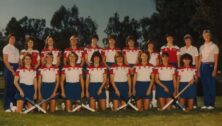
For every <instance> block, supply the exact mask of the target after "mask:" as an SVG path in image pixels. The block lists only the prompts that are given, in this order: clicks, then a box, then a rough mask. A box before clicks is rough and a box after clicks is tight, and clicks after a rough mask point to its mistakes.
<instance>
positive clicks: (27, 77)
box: [3, 30, 219, 113]
mask: <svg viewBox="0 0 222 126" xmlns="http://www.w3.org/2000/svg"><path fill="white" fill-rule="evenodd" d="M201 36H202V38H203V42H201V44H202V45H201V46H200V47H195V46H193V45H192V41H193V39H192V36H191V35H190V34H186V35H184V38H183V40H184V46H183V47H178V46H176V45H175V44H174V35H171V34H167V35H166V36H165V42H163V46H162V47H161V48H160V49H157V47H155V42H154V41H152V40H148V41H147V42H146V45H145V48H143V49H139V48H138V46H137V45H138V44H137V40H136V39H135V37H134V36H128V37H127V38H126V41H125V42H124V43H126V46H125V47H124V48H123V49H120V48H118V47H117V46H116V41H117V40H116V36H114V35H110V36H108V38H107V47H105V48H100V47H99V46H98V41H99V37H98V36H97V35H93V36H91V42H90V45H88V46H86V47H84V48H80V47H78V43H80V42H79V41H78V35H72V36H70V38H69V44H70V47H67V48H66V49H65V50H60V49H59V48H58V47H55V45H56V41H55V40H54V38H53V36H48V37H47V38H45V46H44V48H43V49H42V50H40V51H38V50H36V49H35V48H34V47H35V44H36V43H35V42H36V41H35V38H34V37H28V38H27V39H26V42H25V45H24V49H22V50H21V51H19V50H18V49H17V48H16V47H15V43H16V37H15V36H14V35H13V34H10V35H9V36H8V44H7V45H5V47H4V48H3V61H4V66H5V70H4V79H5V83H6V87H5V91H4V110H5V112H18V113H29V112H34V111H41V112H43V113H47V112H51V113H53V112H55V111H56V110H57V108H60V106H62V108H64V111H67V112H79V111H82V110H84V109H87V110H89V111H92V112H96V111H105V110H108V109H110V110H111V111H120V110H121V111H124V110H128V109H133V110H136V111H139V112H141V111H149V110H150V109H156V110H158V111H163V110H173V109H181V110H183V111H186V112H188V111H191V110H193V109H195V108H197V83H198V81H200V82H201V84H202V87H203V106H198V107H200V109H205V110H213V109H214V108H215V96H216V87H215V85H216V84H215V77H216V75H217V72H218V68H217V67H218V60H219V59H218V58H219V48H218V46H217V45H216V44H215V43H214V42H213V41H212V34H211V31H210V30H203V31H202V34H201ZM158 50H159V51H158ZM61 104H62V105H61Z"/></svg>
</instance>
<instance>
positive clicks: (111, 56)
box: [103, 47, 120, 63]
mask: <svg viewBox="0 0 222 126" xmlns="http://www.w3.org/2000/svg"><path fill="white" fill-rule="evenodd" d="M117 52H120V49H118V48H114V49H111V48H109V47H107V48H104V49H103V53H104V54H103V55H104V56H105V57H106V62H108V63H115V55H116V53H117Z"/></svg>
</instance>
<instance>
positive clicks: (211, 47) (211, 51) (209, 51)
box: [200, 42, 219, 63]
mask: <svg viewBox="0 0 222 126" xmlns="http://www.w3.org/2000/svg"><path fill="white" fill-rule="evenodd" d="M215 54H219V48H218V46H217V45H216V44H215V43H213V42H210V43H204V44H203V45H202V46H200V55H201V56H202V58H201V59H200V60H201V62H203V63H209V62H214V55H215Z"/></svg>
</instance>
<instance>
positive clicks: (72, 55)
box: [69, 53, 77, 63]
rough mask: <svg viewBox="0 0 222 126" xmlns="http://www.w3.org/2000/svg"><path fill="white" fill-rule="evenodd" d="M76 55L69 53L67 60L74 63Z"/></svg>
mask: <svg viewBox="0 0 222 126" xmlns="http://www.w3.org/2000/svg"><path fill="white" fill-rule="evenodd" d="M76 60H77V57H76V55H75V54H72V53H71V54H69V62H70V63H76Z"/></svg>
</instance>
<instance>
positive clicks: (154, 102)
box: [151, 100, 157, 108]
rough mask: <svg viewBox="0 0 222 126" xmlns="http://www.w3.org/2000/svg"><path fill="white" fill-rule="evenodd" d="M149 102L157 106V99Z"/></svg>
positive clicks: (154, 106)
mask: <svg viewBox="0 0 222 126" xmlns="http://www.w3.org/2000/svg"><path fill="white" fill-rule="evenodd" d="M151 104H152V107H153V108H156V107H157V100H152V102H151Z"/></svg>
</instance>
